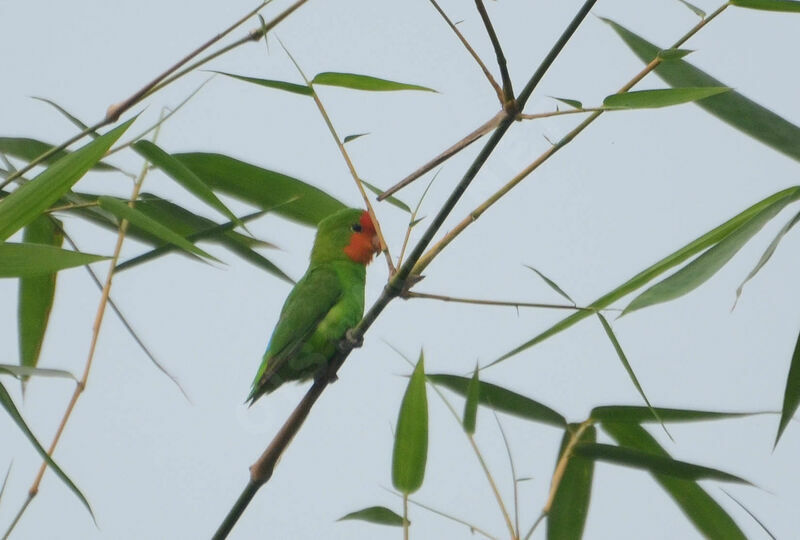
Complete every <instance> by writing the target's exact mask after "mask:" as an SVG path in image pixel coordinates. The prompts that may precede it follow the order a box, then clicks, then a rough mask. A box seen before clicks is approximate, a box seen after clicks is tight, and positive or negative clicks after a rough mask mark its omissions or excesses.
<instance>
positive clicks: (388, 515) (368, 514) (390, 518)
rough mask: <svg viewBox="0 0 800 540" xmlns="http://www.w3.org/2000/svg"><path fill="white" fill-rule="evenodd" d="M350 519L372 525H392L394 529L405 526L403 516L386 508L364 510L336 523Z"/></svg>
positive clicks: (351, 513)
mask: <svg viewBox="0 0 800 540" xmlns="http://www.w3.org/2000/svg"><path fill="white" fill-rule="evenodd" d="M349 519H356V520H360V521H368V522H370V523H377V524H378V525H391V526H393V527H402V526H403V516H400V515H398V514H397V513H395V512H393V511H392V510H389V509H388V508H386V507H385V506H370V507H368V508H364V509H362V510H357V511H355V512H350V513H349V514H346V515H344V516H342V517H340V518H339V519H337V520H336V521H345V520H349Z"/></svg>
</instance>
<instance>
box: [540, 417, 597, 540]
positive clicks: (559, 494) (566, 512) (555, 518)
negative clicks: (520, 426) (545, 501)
mask: <svg viewBox="0 0 800 540" xmlns="http://www.w3.org/2000/svg"><path fill="white" fill-rule="evenodd" d="M575 429H578V427H577V426H576V425H574V424H571V425H570V430H567V431H565V432H564V437H563V438H562V439H561V450H560V451H559V452H558V456H559V459H561V456H562V455H563V454H564V451H565V449H566V447H567V444H569V441H570V440H571V439H572V433H571V432H572V431H574V430H575ZM596 440H597V430H596V429H595V427H594V426H588V427H587V428H586V429H584V430H583V433H581V436H580V440H579V442H583V443H593V442H595V441H596ZM567 459H568V460H569V461H567V466H566V468H565V469H564V475H563V476H562V477H561V482H559V484H558V489H557V490H556V494H555V496H554V497H553V504H552V505H551V507H550V512H549V513H548V514H547V540H573V539H577V538H581V537H582V536H583V529H584V526H585V525H586V516H587V515H588V514H589V501H590V499H591V495H592V481H593V479H594V461H592V460H591V459H586V458H584V457H581V456H577V455H574V454H573V455H570V456H569V457H568V458H567Z"/></svg>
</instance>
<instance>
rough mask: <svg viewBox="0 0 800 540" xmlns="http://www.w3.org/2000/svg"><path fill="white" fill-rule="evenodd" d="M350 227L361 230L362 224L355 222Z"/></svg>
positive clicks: (357, 230) (356, 230)
mask: <svg viewBox="0 0 800 540" xmlns="http://www.w3.org/2000/svg"><path fill="white" fill-rule="evenodd" d="M350 228H351V229H353V230H354V231H355V232H361V224H360V223H353V224H352V225H351V226H350Z"/></svg>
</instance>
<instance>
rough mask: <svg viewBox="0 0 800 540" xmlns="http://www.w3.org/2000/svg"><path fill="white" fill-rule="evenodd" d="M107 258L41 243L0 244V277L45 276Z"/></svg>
mask: <svg viewBox="0 0 800 540" xmlns="http://www.w3.org/2000/svg"><path fill="white" fill-rule="evenodd" d="M104 259H108V257H104V256H102V255H91V254H89V253H78V252H77V251H69V250H66V249H61V248H57V247H55V246H45V245H43V244H17V243H13V242H6V243H4V244H0V278H8V277H30V276H39V277H41V276H46V275H47V274H52V273H53V272H55V271H58V270H63V269H64V268H72V267H75V266H83V265H85V264H91V263H93V262H97V261H102V260H104Z"/></svg>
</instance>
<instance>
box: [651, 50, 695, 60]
mask: <svg viewBox="0 0 800 540" xmlns="http://www.w3.org/2000/svg"><path fill="white" fill-rule="evenodd" d="M693 52H694V51H693V50H692V49H664V50H662V51H658V57H659V58H661V59H662V60H679V59H681V58H683V57H684V56H686V55H689V54H691V53H693Z"/></svg>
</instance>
